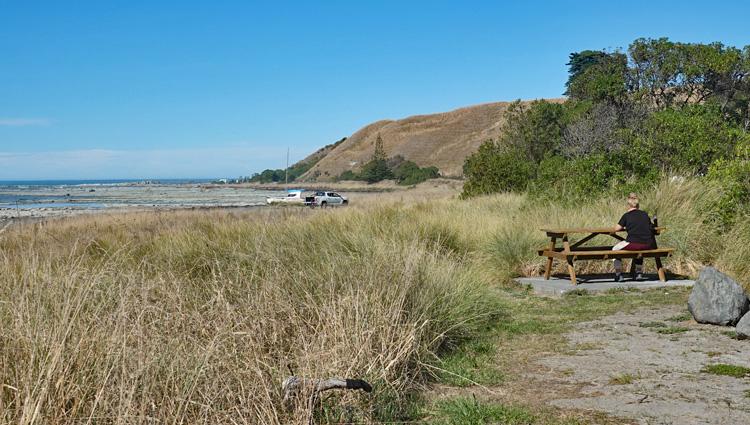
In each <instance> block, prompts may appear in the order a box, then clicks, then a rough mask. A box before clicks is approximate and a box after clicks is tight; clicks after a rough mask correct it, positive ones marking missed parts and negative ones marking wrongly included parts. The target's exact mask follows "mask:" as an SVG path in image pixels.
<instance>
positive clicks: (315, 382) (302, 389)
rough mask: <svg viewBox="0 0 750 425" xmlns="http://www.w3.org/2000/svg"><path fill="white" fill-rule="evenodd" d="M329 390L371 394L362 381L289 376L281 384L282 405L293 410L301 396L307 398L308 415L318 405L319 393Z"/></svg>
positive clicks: (367, 385) (366, 384)
mask: <svg viewBox="0 0 750 425" xmlns="http://www.w3.org/2000/svg"><path fill="white" fill-rule="evenodd" d="M329 390H362V391H364V392H366V393H369V392H372V385H370V384H369V383H367V381H364V380H362V379H344V378H328V379H310V378H300V377H298V376H290V377H288V378H286V379H285V380H284V382H283V383H282V384H281V391H282V393H283V395H284V399H283V400H284V405H285V406H287V408H290V409H291V408H293V407H294V405H295V401H297V400H298V399H299V397H300V395H303V396H305V397H307V410H308V412H309V413H310V414H312V411H313V409H314V408H315V405H316V404H317V403H318V400H319V397H320V393H322V392H325V391H329ZM309 423H312V416H310V421H309Z"/></svg>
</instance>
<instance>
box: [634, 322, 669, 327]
mask: <svg viewBox="0 0 750 425" xmlns="http://www.w3.org/2000/svg"><path fill="white" fill-rule="evenodd" d="M638 326H640V327H642V328H666V327H667V325H666V324H664V323H662V322H643V323H640V324H639V325H638Z"/></svg>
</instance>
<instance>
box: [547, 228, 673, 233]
mask: <svg viewBox="0 0 750 425" xmlns="http://www.w3.org/2000/svg"><path fill="white" fill-rule="evenodd" d="M665 229H666V227H657V228H656V233H660V232H662V231H664V230H665ZM541 231H542V232H547V233H555V234H570V233H602V234H612V233H621V232H625V230H619V231H617V232H615V229H614V227H558V228H545V229H541Z"/></svg>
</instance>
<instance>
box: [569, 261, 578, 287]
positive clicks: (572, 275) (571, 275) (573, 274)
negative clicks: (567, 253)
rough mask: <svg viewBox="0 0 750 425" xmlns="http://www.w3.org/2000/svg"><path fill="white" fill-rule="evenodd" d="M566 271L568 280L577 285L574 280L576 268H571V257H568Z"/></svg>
mask: <svg viewBox="0 0 750 425" xmlns="http://www.w3.org/2000/svg"><path fill="white" fill-rule="evenodd" d="M568 273H569V274H570V282H571V283H572V284H573V285H577V284H578V283H577V282H576V269H575V268H573V257H568Z"/></svg>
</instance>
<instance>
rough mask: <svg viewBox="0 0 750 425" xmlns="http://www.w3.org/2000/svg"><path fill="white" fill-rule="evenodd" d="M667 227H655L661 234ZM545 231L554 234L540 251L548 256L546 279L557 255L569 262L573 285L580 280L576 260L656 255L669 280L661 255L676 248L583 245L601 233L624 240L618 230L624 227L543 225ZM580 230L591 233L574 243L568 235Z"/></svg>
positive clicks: (658, 267)
mask: <svg viewBox="0 0 750 425" xmlns="http://www.w3.org/2000/svg"><path fill="white" fill-rule="evenodd" d="M665 229H666V228H664V227H657V228H656V229H655V233H656V234H657V235H658V234H660V233H661V232H663V231H664V230H665ZM542 231H543V232H545V233H546V234H547V237H548V238H550V243H549V246H548V247H547V248H542V249H539V250H538V251H537V252H538V254H539V255H540V256H543V257H547V266H546V268H545V270H544V279H545V280H549V278H550V273H551V272H552V262H553V259H555V258H561V259H565V260H566V262H567V263H568V273H569V274H570V281H571V283H573V285H576V284H577V281H576V272H575V268H574V267H573V264H574V262H575V261H581V260H609V259H616V258H632V259H639V258H653V259H654V260H655V261H656V270H657V273H658V274H659V280H660V281H662V282H664V281H666V279H667V278H666V273H665V271H664V266H663V265H662V262H661V259H662V258H663V257H669V256H670V255H672V252H673V251H674V249H672V248H655V249H648V250H641V251H624V250H619V251H612V247H611V246H583V245H584V244H585V243H586V242H588V241H590V240H591V239H593V238H594V237H596V236H598V235H608V236H611V237H613V238H615V239H617V240H618V241H623V240H625V238H623V237H622V236H620V235H619V234H618V233H622V232H624V230H621V231H619V232H615V231H614V229H612V228H601V227H596V228H585V227H583V228H570V229H565V228H560V229H542ZM576 233H582V234H588V235H587V236H585V237H583V238H582V239H580V240H578V241H576V242H575V243H573V244H572V245H571V244H570V241H569V240H568V235H570V234H576ZM558 239H561V240H562V246H561V247H558V246H557V240H558ZM634 268H635V261H633V262H632V264H631V266H630V271H631V273H632V272H633V271H634Z"/></svg>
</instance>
